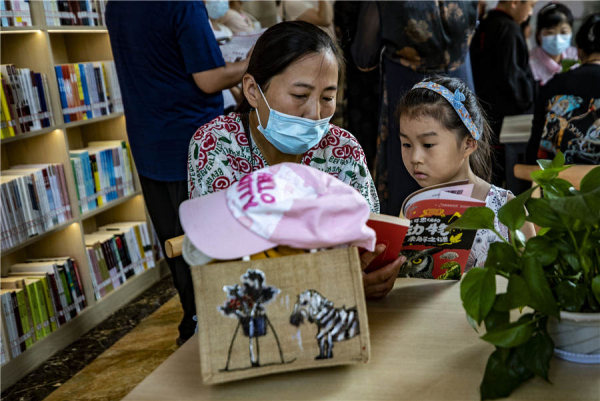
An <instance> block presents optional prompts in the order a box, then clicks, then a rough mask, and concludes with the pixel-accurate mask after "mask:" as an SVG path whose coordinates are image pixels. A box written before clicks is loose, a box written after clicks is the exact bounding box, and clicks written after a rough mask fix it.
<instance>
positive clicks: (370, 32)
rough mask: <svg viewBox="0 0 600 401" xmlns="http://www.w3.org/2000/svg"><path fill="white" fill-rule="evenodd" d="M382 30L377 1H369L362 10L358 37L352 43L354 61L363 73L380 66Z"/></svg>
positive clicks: (357, 30)
mask: <svg viewBox="0 0 600 401" xmlns="http://www.w3.org/2000/svg"><path fill="white" fill-rule="evenodd" d="M380 51H381V29H380V21H379V7H378V6H377V2H375V1H367V2H365V4H363V5H362V7H361V8H360V13H359V19H358V26H357V29H356V37H355V38H354V41H353V43H352V48H351V53H352V59H353V60H354V64H356V67H357V68H358V69H359V70H360V71H363V72H367V71H372V70H374V69H375V68H377V66H378V65H379V53H380Z"/></svg>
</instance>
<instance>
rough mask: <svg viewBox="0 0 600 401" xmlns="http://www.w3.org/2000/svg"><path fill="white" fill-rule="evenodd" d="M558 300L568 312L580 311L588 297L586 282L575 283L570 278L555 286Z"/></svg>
mask: <svg viewBox="0 0 600 401" xmlns="http://www.w3.org/2000/svg"><path fill="white" fill-rule="evenodd" d="M555 290H556V297H557V298H558V302H560V304H561V305H562V306H563V308H564V310H566V311H568V312H579V311H580V309H581V307H582V306H583V304H584V302H585V298H586V297H587V292H588V290H587V287H586V286H585V284H581V283H578V284H575V283H572V282H570V281H569V280H563V281H561V282H560V283H558V285H557V286H556V288H555Z"/></svg>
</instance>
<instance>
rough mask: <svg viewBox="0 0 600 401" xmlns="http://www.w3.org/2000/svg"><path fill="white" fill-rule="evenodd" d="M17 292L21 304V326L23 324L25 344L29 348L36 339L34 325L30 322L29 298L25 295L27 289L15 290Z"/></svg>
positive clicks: (18, 302) (18, 301)
mask: <svg viewBox="0 0 600 401" xmlns="http://www.w3.org/2000/svg"><path fill="white" fill-rule="evenodd" d="M15 294H17V304H18V305H19V317H20V318H21V326H23V333H24V335H25V346H26V347H27V348H29V347H31V346H32V345H33V341H34V339H35V337H34V335H33V327H31V325H30V324H29V321H30V320H31V316H29V308H28V307H27V299H26V297H25V291H23V290H22V289H17V290H15Z"/></svg>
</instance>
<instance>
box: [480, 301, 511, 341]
mask: <svg viewBox="0 0 600 401" xmlns="http://www.w3.org/2000/svg"><path fill="white" fill-rule="evenodd" d="M497 297H498V296H497ZM497 297H496V299H497ZM496 302H498V301H497V300H496ZM483 323H484V324H485V329H486V331H487V332H488V333H489V332H490V331H492V330H494V329H496V328H497V327H501V326H505V325H507V324H509V323H510V312H508V311H499V310H496V309H495V308H493V309H492V310H491V311H490V313H488V315H487V316H486V317H485V319H484V320H483Z"/></svg>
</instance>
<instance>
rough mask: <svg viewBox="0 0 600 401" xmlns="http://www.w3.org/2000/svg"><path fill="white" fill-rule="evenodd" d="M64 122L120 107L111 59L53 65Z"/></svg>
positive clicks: (100, 113)
mask: <svg viewBox="0 0 600 401" xmlns="http://www.w3.org/2000/svg"><path fill="white" fill-rule="evenodd" d="M54 68H55V71H56V79H57V80H58V89H59V92H60V101H61V105H62V112H63V117H64V120H65V123H69V122H72V121H80V120H87V119H90V118H95V117H100V116H104V115H107V114H111V113H120V112H122V111H123V99H122V97H121V89H120V88H119V81H118V79H117V71H116V69H115V63H114V61H104V62H95V63H79V64H61V65H57V66H55V67H54Z"/></svg>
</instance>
